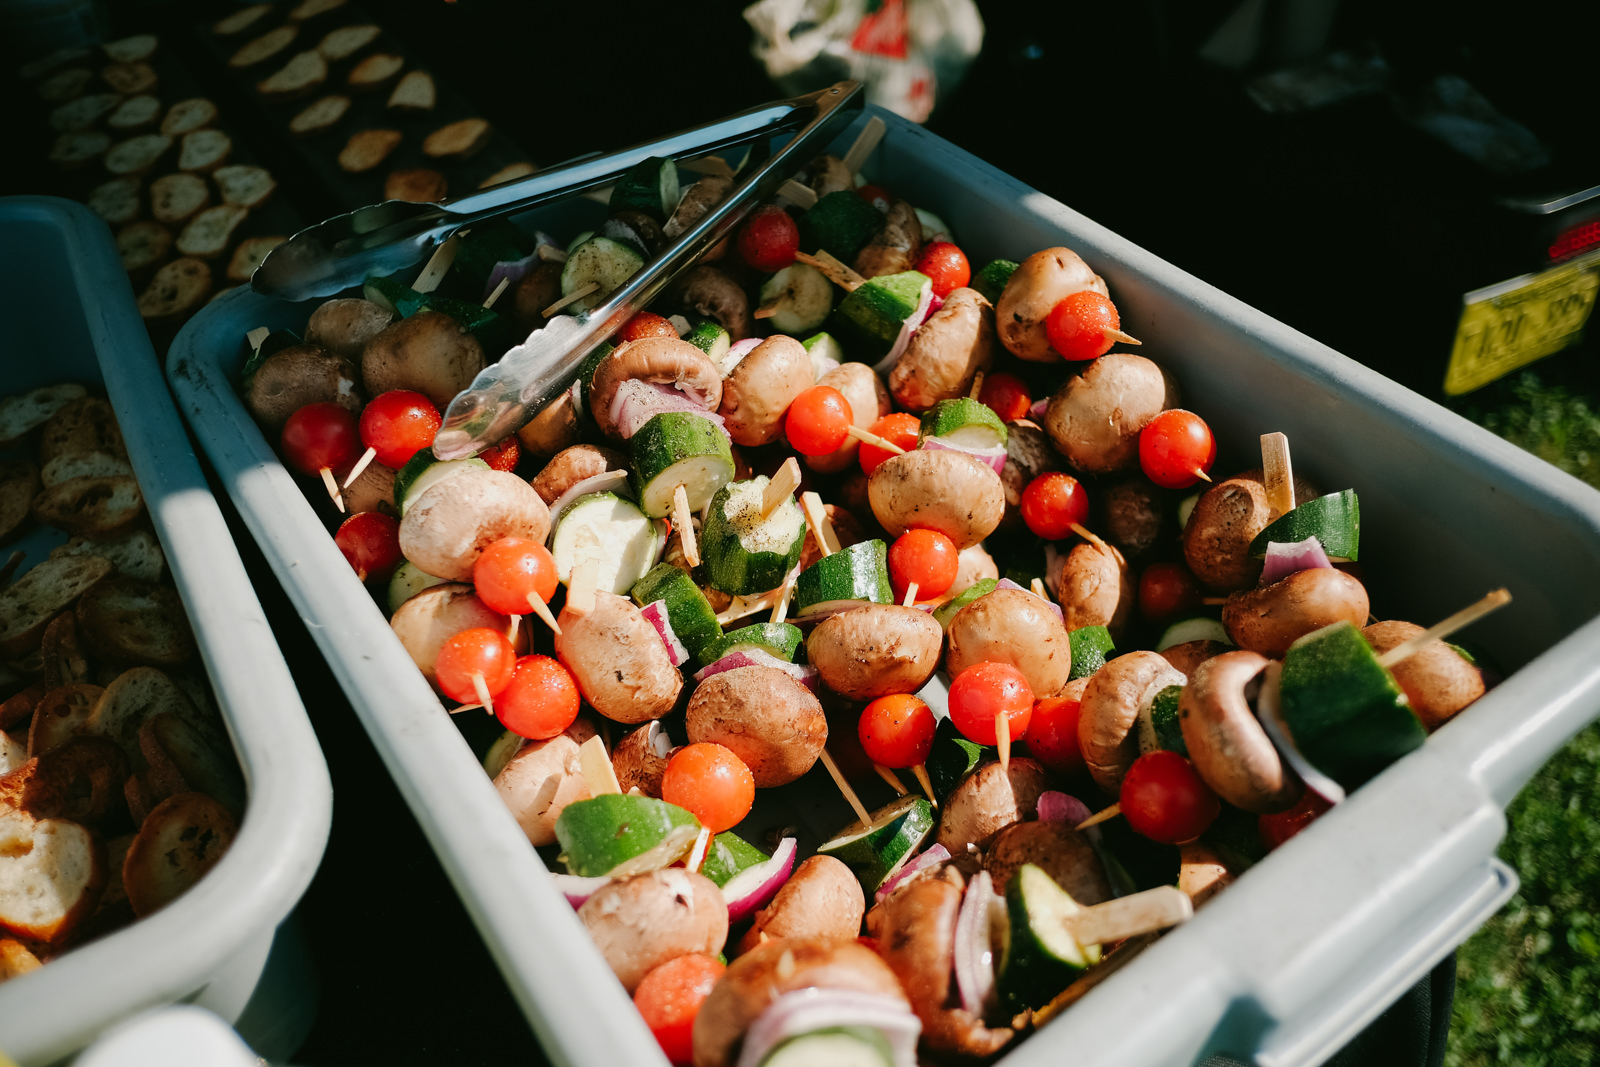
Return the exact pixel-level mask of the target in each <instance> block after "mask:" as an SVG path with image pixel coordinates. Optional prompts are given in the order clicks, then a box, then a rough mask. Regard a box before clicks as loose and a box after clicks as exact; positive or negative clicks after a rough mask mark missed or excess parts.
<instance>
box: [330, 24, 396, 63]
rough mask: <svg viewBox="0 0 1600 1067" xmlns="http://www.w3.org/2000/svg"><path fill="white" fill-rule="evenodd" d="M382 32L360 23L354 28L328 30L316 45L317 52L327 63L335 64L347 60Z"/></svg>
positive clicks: (345, 27) (341, 27)
mask: <svg viewBox="0 0 1600 1067" xmlns="http://www.w3.org/2000/svg"><path fill="white" fill-rule="evenodd" d="M382 32H383V30H381V29H379V28H378V27H377V26H374V25H373V24H372V23H370V22H367V23H362V24H359V25H355V26H340V27H339V28H338V29H337V30H329V31H328V34H327V36H325V37H323V38H322V43H320V44H318V45H317V51H319V52H321V53H322V58H323V59H326V60H327V61H328V62H329V63H337V62H339V60H341V59H349V58H350V57H351V56H353V55H355V54H356V53H357V52H359V51H361V50H362V49H363V48H365V47H367V45H369V44H371V43H372V42H373V41H376V40H377V39H378V35H379V34H380V33H382Z"/></svg>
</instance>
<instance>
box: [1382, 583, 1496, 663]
mask: <svg viewBox="0 0 1600 1067" xmlns="http://www.w3.org/2000/svg"><path fill="white" fill-rule="evenodd" d="M1509 603H1511V592H1510V591H1509V590H1507V589H1496V590H1495V591H1494V592H1492V593H1489V594H1488V595H1487V596H1485V597H1484V598H1483V599H1482V600H1480V601H1478V602H1477V603H1475V604H1469V605H1467V606H1466V607H1464V608H1462V609H1461V610H1460V611H1458V612H1456V613H1455V614H1454V615H1452V616H1450V617H1449V618H1448V619H1445V620H1443V621H1442V622H1436V623H1434V624H1433V625H1432V626H1430V627H1428V628H1427V629H1426V630H1424V631H1422V632H1421V633H1420V634H1418V635H1417V636H1415V637H1412V638H1409V639H1407V640H1405V641H1402V642H1400V643H1399V644H1398V645H1395V646H1394V647H1393V648H1391V649H1390V650H1389V651H1387V652H1385V653H1384V654H1383V655H1381V656H1379V657H1378V662H1379V663H1380V664H1382V665H1383V666H1384V667H1386V668H1387V667H1393V666H1394V665H1395V664H1396V663H1399V662H1400V661H1401V660H1403V659H1407V658H1409V657H1411V656H1414V655H1416V654H1417V653H1418V652H1421V651H1422V646H1424V645H1426V644H1427V643H1428V642H1429V641H1439V640H1443V639H1444V638H1446V637H1448V636H1450V635H1451V634H1453V633H1455V632H1456V631H1457V630H1460V629H1462V628H1463V627H1466V626H1470V625H1471V624H1472V623H1475V622H1477V621H1478V620H1479V619H1481V618H1483V617H1484V616H1485V615H1487V614H1489V613H1490V612H1492V611H1497V610H1499V609H1500V608H1503V607H1505V606H1506V605H1507V604H1509Z"/></svg>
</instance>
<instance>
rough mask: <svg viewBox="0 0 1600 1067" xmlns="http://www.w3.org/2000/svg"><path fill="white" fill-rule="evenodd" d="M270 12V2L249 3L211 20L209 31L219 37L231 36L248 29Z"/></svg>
mask: <svg viewBox="0 0 1600 1067" xmlns="http://www.w3.org/2000/svg"><path fill="white" fill-rule="evenodd" d="M271 12H272V5H271V4H251V5H250V6H249V7H245V8H240V9H239V10H238V11H235V12H234V13H233V14H231V15H226V16H224V17H222V18H220V19H218V20H217V21H216V22H213V23H212V24H211V32H212V33H214V34H216V35H217V36H219V37H232V36H234V35H235V34H240V33H243V32H244V31H245V30H248V29H249V28H250V27H252V26H254V25H255V24H256V23H258V22H260V21H261V20H262V19H264V18H266V17H267V15H269V14H270V13H271Z"/></svg>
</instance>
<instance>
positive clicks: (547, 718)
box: [494, 656, 579, 741]
mask: <svg viewBox="0 0 1600 1067" xmlns="http://www.w3.org/2000/svg"><path fill="white" fill-rule="evenodd" d="M578 705H579V699H578V683H577V682H574V681H573V680H572V675H571V674H570V673H568V671H567V669H566V668H565V667H563V666H562V665H561V662H560V661H559V660H553V659H551V658H550V657H549V656H523V657H522V658H521V659H519V660H517V662H516V666H515V667H513V668H512V669H511V681H510V682H508V683H507V684H506V687H505V688H504V689H502V690H500V692H498V693H496V694H495V698H494V714H495V717H496V718H498V719H499V720H500V725H502V726H504V727H505V728H506V729H507V730H510V731H511V732H512V733H514V734H518V735H520V736H522V737H526V738H528V739H529V740H530V741H546V740H549V739H550V738H552V737H554V736H556V735H557V734H559V733H561V732H562V731H563V730H565V729H566V728H567V727H569V726H571V725H572V723H573V721H574V720H576V719H577V717H578Z"/></svg>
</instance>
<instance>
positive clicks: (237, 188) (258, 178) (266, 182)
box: [211, 163, 278, 207]
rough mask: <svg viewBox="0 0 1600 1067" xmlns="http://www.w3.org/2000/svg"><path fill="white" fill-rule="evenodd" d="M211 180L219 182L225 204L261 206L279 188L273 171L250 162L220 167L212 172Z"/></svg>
mask: <svg viewBox="0 0 1600 1067" xmlns="http://www.w3.org/2000/svg"><path fill="white" fill-rule="evenodd" d="M211 180H212V181H214V182H216V183H217V189H218V191H220V192H221V193H222V202H223V203H224V204H236V205H238V206H239V207H260V206H261V205H262V204H263V203H265V202H266V200H267V198H268V197H270V196H271V195H272V193H273V190H275V189H277V188H278V183H277V181H276V180H274V179H273V177H272V172H271V171H269V170H267V168H265V167H257V166H254V165H252V164H249V163H235V164H233V165H232V166H228V167H218V168H217V169H216V170H215V171H213V172H212V173H211Z"/></svg>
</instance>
